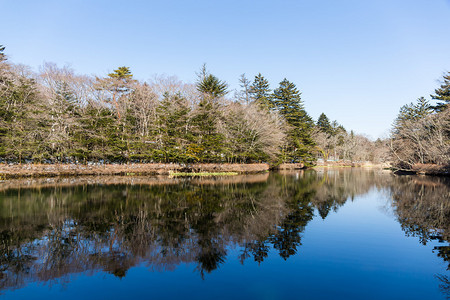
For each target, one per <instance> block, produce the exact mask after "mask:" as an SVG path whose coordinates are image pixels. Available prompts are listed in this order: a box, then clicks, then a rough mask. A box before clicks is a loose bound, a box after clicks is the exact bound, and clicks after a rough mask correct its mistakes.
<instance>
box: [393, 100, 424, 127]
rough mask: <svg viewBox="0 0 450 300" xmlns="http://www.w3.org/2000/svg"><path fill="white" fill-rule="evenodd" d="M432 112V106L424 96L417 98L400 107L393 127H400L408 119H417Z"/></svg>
mask: <svg viewBox="0 0 450 300" xmlns="http://www.w3.org/2000/svg"><path fill="white" fill-rule="evenodd" d="M432 113H433V107H432V106H431V105H430V103H429V102H428V100H426V99H425V98H424V97H420V98H418V99H417V101H416V103H413V102H411V103H410V104H406V105H403V106H402V107H401V108H400V112H399V113H398V116H397V119H396V120H395V121H394V129H396V130H398V129H400V128H402V127H403V126H404V125H405V123H406V122H408V121H419V120H420V119H423V118H424V117H426V116H428V115H430V114H432Z"/></svg>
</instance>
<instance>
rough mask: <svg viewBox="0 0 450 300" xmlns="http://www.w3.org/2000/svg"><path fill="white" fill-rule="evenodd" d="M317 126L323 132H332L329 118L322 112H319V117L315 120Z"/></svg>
mask: <svg viewBox="0 0 450 300" xmlns="http://www.w3.org/2000/svg"><path fill="white" fill-rule="evenodd" d="M316 125H317V127H318V128H319V130H321V131H322V132H325V133H327V134H329V135H331V134H332V131H333V128H332V127H331V124H330V120H329V119H328V117H327V115H325V114H324V113H321V114H320V116H319V119H318V120H317V124H316Z"/></svg>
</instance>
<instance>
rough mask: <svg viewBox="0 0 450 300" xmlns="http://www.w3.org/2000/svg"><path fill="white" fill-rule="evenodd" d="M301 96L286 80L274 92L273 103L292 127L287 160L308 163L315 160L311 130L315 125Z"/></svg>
mask: <svg viewBox="0 0 450 300" xmlns="http://www.w3.org/2000/svg"><path fill="white" fill-rule="evenodd" d="M300 95H301V93H300V92H299V91H298V89H297V88H296V86H295V84H293V83H292V82H289V81H288V80H287V79H284V80H283V81H282V82H280V86H279V87H278V88H277V89H275V90H274V91H273V100H272V101H273V103H274V106H275V108H276V110H278V112H279V114H280V115H281V116H282V117H283V118H284V119H285V120H286V123H287V124H288V125H289V127H290V128H289V130H288V137H289V138H288V144H287V147H286V149H285V150H286V151H285V158H287V159H290V160H292V161H302V162H308V161H311V160H313V155H312V151H313V149H312V148H313V146H314V141H313V139H312V137H311V129H312V127H313V126H314V123H313V121H312V119H311V117H310V116H309V115H308V114H307V113H306V111H305V109H304V107H303V102H302V100H301V97H300Z"/></svg>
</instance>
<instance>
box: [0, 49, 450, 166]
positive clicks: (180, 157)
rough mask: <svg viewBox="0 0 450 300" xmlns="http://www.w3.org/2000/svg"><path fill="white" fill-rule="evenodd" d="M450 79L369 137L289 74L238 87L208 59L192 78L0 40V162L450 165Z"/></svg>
mask: <svg viewBox="0 0 450 300" xmlns="http://www.w3.org/2000/svg"><path fill="white" fill-rule="evenodd" d="M449 80H450V73H449V75H446V76H444V82H443V85H442V86H441V87H440V88H439V89H437V90H436V95H434V96H433V99H436V100H440V101H441V102H439V103H440V104H438V105H436V106H432V105H431V104H429V103H428V102H427V101H426V100H424V98H420V99H419V100H418V103H417V104H410V105H406V106H404V107H402V108H401V110H400V113H399V116H398V118H397V119H396V120H395V122H394V125H393V129H392V135H391V137H390V138H387V139H384V140H381V139H378V140H376V141H372V140H370V139H369V138H368V137H366V136H365V135H362V134H355V133H354V132H353V131H348V130H346V129H345V128H344V127H343V126H342V125H340V124H339V123H338V122H337V121H331V120H330V119H329V118H328V117H327V116H326V114H325V113H322V114H321V115H320V117H319V118H318V120H313V118H312V117H311V116H310V115H309V114H308V113H307V112H306V110H305V107H304V102H303V99H302V98H301V92H300V91H299V89H298V88H297V87H296V85H295V84H294V83H293V82H291V81H289V80H288V79H284V80H283V81H281V82H280V83H279V84H278V86H277V87H276V88H274V89H272V88H271V87H270V84H269V82H268V80H267V79H266V78H265V77H264V76H263V75H261V74H257V75H256V76H254V78H253V80H249V79H248V78H247V77H246V76H245V74H243V75H241V77H240V79H239V82H240V88H239V90H237V91H232V90H231V89H230V88H229V85H228V84H227V83H226V82H225V81H223V80H220V79H219V78H218V77H216V76H215V75H213V74H212V73H211V72H210V71H209V70H208V69H207V68H206V65H203V67H202V68H201V69H200V71H199V72H198V73H197V81H196V82H195V83H185V82H182V81H180V80H178V79H177V78H176V77H170V76H156V77H155V78H154V79H153V80H150V81H145V82H142V81H139V80H136V79H135V78H134V77H133V73H132V71H131V70H130V68H128V67H125V66H122V67H118V68H117V69H115V70H114V71H113V72H111V73H109V74H105V75H104V76H87V75H79V74H76V73H75V72H74V70H72V69H71V68H69V67H67V66H64V67H59V66H57V65H55V64H53V63H44V64H43V65H42V66H41V67H40V69H39V71H38V72H33V71H32V70H31V69H30V68H29V67H27V66H24V65H20V64H14V63H11V62H10V61H8V57H7V55H6V54H5V47H3V46H0V162H4V163H20V164H22V163H134V162H136V163H154V162H164V163H170V162H175V163H253V162H267V163H270V164H271V165H276V164H280V163H297V162H300V163H304V164H305V165H306V166H308V165H309V166H310V165H314V164H315V163H316V162H317V160H323V161H325V162H326V161H347V162H367V161H370V162H372V163H383V162H388V161H392V162H394V164H395V165H396V166H398V167H401V168H411V167H412V166H413V165H414V164H417V163H422V164H426V163H431V164H438V165H446V164H448V162H449V155H450V154H449V149H450V146H449V144H450V142H449V132H450V131H449V112H448V109H446V105H447V103H448V102H449V101H450V96H449Z"/></svg>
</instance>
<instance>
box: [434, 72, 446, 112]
mask: <svg viewBox="0 0 450 300" xmlns="http://www.w3.org/2000/svg"><path fill="white" fill-rule="evenodd" d="M434 92H435V94H434V95H431V98H432V99H433V100H440V101H443V102H439V103H438V104H436V106H434V107H433V108H434V110H436V111H442V110H444V109H445V107H447V105H448V104H449V103H450V72H448V73H447V75H444V81H443V82H442V84H441V86H440V88H438V89H435V90H434Z"/></svg>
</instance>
